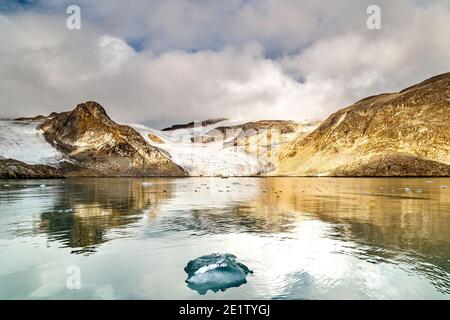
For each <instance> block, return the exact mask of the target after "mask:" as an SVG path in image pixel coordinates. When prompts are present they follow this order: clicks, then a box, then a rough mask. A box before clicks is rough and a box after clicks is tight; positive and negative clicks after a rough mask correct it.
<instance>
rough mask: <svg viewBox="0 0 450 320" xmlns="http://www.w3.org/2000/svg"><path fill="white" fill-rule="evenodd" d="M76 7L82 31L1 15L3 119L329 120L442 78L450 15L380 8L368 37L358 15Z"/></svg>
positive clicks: (52, 6)
mask: <svg viewBox="0 0 450 320" xmlns="http://www.w3.org/2000/svg"><path fill="white" fill-rule="evenodd" d="M80 3H81V8H82V19H83V20H82V30H80V31H70V30H67V29H66V28H65V18H66V15H65V7H64V6H65V5H66V3H65V2H64V1H62V2H61V1H50V2H42V3H40V2H38V4H37V5H36V7H34V8H31V9H30V8H26V9H24V10H18V11H14V12H13V11H9V12H5V13H4V14H3V15H0V37H1V38H2V47H1V48H0V95H1V96H2V97H3V103H2V106H1V107H0V117H16V116H23V115H34V114H38V113H42V114H45V113H50V112H52V111H64V110H68V109H71V108H72V107H73V106H74V105H76V104H77V103H79V102H82V101H86V100H96V101H98V102H100V103H101V104H103V105H104V106H105V107H106V108H107V110H108V112H109V113H110V114H111V116H112V117H113V118H114V119H117V120H120V121H124V122H145V123H148V124H152V125H155V126H157V127H162V126H165V125H167V124H173V123H177V122H185V121H191V120H201V119H206V118H211V117H230V118H248V119H258V118H266V119H269V118H271V119H297V120H302V119H305V118H325V117H327V116H328V115H329V114H330V113H332V112H334V111H336V110H338V109H339V108H342V107H344V106H346V105H347V104H350V103H352V102H354V101H355V100H357V99H360V98H363V97H365V96H368V95H372V94H377V93H381V92H385V91H393V90H399V89H401V88H403V87H405V86H407V85H410V84H413V83H415V82H418V81H421V80H423V79H425V78H426V77H429V76H433V75H435V74H438V73H442V72H448V71H449V70H448V61H450V40H449V39H450V11H449V5H448V3H447V2H446V1H430V2H427V3H422V2H414V1H395V2H392V1H390V2H384V1H383V2H381V3H380V6H381V8H382V26H383V29H382V30H376V31H370V30H368V29H367V28H366V27H365V21H366V20H365V19H366V17H367V15H366V13H365V9H366V8H367V5H368V3H369V2H367V3H365V2H363V1H359V2H358V3H357V4H354V1H344V0H343V1H339V3H338V4H336V2H332V3H331V2H330V3H328V2H326V3H325V4H323V3H322V2H321V4H318V2H317V1H304V2H298V1H287V0H284V1H276V2H274V1H238V0H231V1H218V2H214V1H212V2H207V3H206V4H205V2H203V1H152V2H148V1H145V2H144V1H140V0H136V3H135V4H134V5H133V6H129V5H126V4H124V3H123V2H122V1H117V2H116V1H108V2H107V3H105V2H91V1H89V2H84V1H80ZM133 41H137V42H139V44H140V48H139V49H140V50H136V49H135V47H136V46H135V45H133V46H132V45H130V44H133V43H135V42H133Z"/></svg>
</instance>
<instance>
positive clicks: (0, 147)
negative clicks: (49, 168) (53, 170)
mask: <svg viewBox="0 0 450 320" xmlns="http://www.w3.org/2000/svg"><path fill="white" fill-rule="evenodd" d="M39 124H41V122H37V121H23V122H18V121H11V120H0V157H2V158H5V159H9V158H11V159H15V160H19V161H22V162H25V163H28V164H56V163H58V162H59V161H61V160H62V159H63V154H62V153H61V152H59V151H58V150H56V149H55V148H53V147H52V146H51V145H50V144H49V143H48V142H47V141H46V140H45V138H44V136H43V134H42V133H41V132H40V131H39V130H38V129H37V127H38V125H39Z"/></svg>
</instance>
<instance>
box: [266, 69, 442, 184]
mask: <svg viewBox="0 0 450 320" xmlns="http://www.w3.org/2000/svg"><path fill="white" fill-rule="evenodd" d="M277 165H278V169H277V170H276V171H275V172H273V173H272V174H273V175H300V176H317V175H320V176H321V175H326V176H449V175H450V73H446V74H442V75H439V76H436V77H433V78H430V79H428V80H426V81H423V82H421V83H419V84H417V85H414V86H412V87H409V88H406V89H404V90H402V91H400V92H397V93H389V94H381V95H377V96H373V97H368V98H365V99H363V100H360V101H358V102H356V103H355V104H353V105H351V106H349V107H347V108H345V109H342V110H340V111H338V112H336V113H334V114H333V115H331V116H330V117H329V118H328V119H327V120H326V121H324V122H323V123H322V124H321V125H320V126H319V127H318V128H317V129H316V130H315V131H314V132H312V133H311V134H309V135H308V136H306V137H300V138H298V139H296V140H295V141H293V142H292V143H289V144H287V145H285V146H284V147H283V148H282V150H281V153H280V158H279V162H278V164H277Z"/></svg>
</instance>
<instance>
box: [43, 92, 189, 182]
mask: <svg viewBox="0 0 450 320" xmlns="http://www.w3.org/2000/svg"><path fill="white" fill-rule="evenodd" d="M41 130H42V131H43V132H44V136H45V138H46V139H47V141H48V142H49V143H51V144H52V145H53V146H55V147H56V148H57V149H59V150H60V151H62V152H63V153H64V154H66V155H67V156H68V157H69V158H70V159H71V160H73V161H74V164H75V166H66V167H65V168H63V169H64V171H65V174H66V175H68V176H71V175H76V176H79V175H83V176H84V175H88V176H185V175H186V173H185V171H184V170H183V169H182V168H181V167H179V166H178V165H176V164H175V163H174V162H172V161H171V160H170V159H169V158H168V156H167V155H166V154H163V153H162V152H161V151H160V150H159V149H157V148H155V147H152V146H150V145H149V144H148V143H147V142H146V141H145V140H144V139H143V137H142V136H141V135H140V134H139V133H138V132H137V131H136V130H134V129H133V128H131V127H129V126H124V125H119V124H117V123H115V122H113V121H112V120H111V119H110V118H109V117H108V116H107V114H106V112H105V110H104V109H103V107H102V106H100V105H99V104H98V103H96V102H92V101H89V102H86V103H82V104H79V105H78V106H77V107H76V108H75V109H74V110H73V111H71V112H63V113H60V114H58V115H57V116H55V117H54V118H52V119H50V120H48V121H46V122H45V123H44V124H42V126H41ZM79 167H81V168H82V170H81V171H80V168H79Z"/></svg>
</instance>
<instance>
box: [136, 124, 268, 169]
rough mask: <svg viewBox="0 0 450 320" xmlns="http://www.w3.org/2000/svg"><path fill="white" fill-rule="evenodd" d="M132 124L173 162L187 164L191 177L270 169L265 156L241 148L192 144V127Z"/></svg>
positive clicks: (186, 167) (207, 128) (214, 144)
mask: <svg viewBox="0 0 450 320" xmlns="http://www.w3.org/2000/svg"><path fill="white" fill-rule="evenodd" d="M228 122H230V121H224V122H219V123H217V124H215V125H212V126H208V127H204V128H203V130H204V131H205V132H206V131H208V130H211V129H213V128H215V127H217V126H219V125H225V124H228ZM231 123H232V124H236V123H238V122H236V121H234V122H231ZM128 125H129V126H131V127H133V128H134V129H136V130H137V131H138V132H139V133H140V134H141V135H142V136H143V137H144V139H145V140H146V141H147V142H148V143H150V144H151V145H153V146H155V147H157V148H159V149H161V150H163V151H165V152H167V153H168V154H169V155H170V157H171V159H172V161H174V162H175V163H177V164H178V165H179V166H181V167H183V168H184V169H185V170H186V171H187V172H188V173H189V175H190V176H227V177H228V176H229V177H232V176H252V175H258V174H260V173H264V172H266V170H267V168H268V164H267V162H266V160H265V159H263V158H258V157H255V156H253V155H251V154H248V153H246V152H245V151H243V150H240V149H239V148H234V147H224V146H223V145H222V143H192V142H191V140H190V139H191V137H193V133H192V129H191V130H180V131H178V132H177V131H173V132H167V131H159V130H155V129H152V128H148V127H145V126H143V125H137V124H128ZM148 134H153V135H156V136H158V137H159V138H161V139H162V140H163V141H164V143H155V142H154V141H152V140H151V139H150V138H149V137H148Z"/></svg>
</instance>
